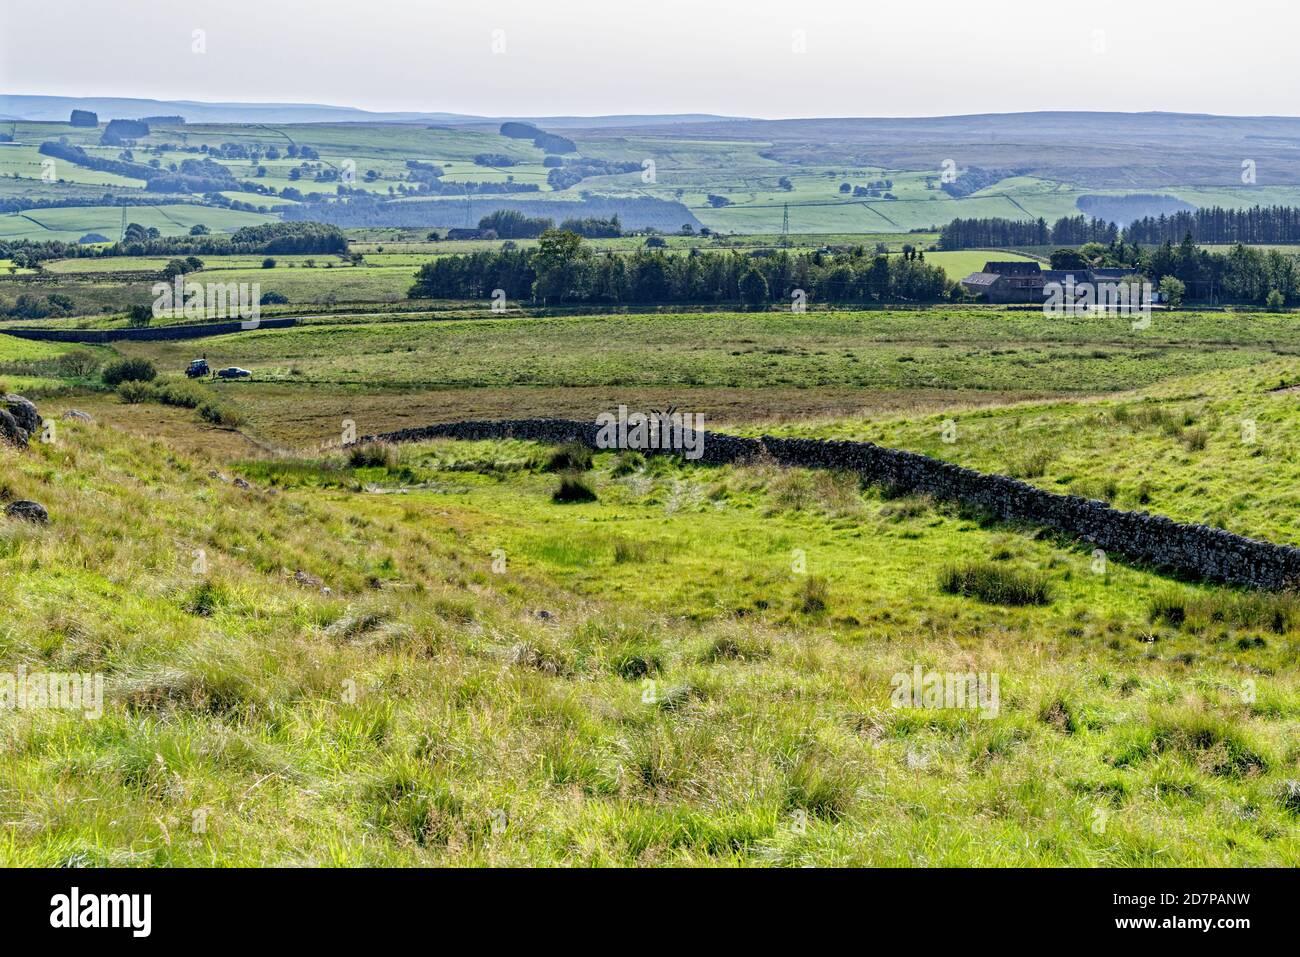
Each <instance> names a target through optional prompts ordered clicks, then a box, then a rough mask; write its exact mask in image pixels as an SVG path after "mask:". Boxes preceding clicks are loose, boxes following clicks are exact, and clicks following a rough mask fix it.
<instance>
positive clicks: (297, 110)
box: [0, 94, 728, 129]
mask: <svg viewBox="0 0 1300 957" xmlns="http://www.w3.org/2000/svg"><path fill="white" fill-rule="evenodd" d="M73 110H90V111H92V112H94V113H97V114H99V118H100V120H113V119H137V118H139V117H141V116H177V115H179V116H183V117H184V118H185V121H186V122H187V123H350V122H351V123H438V124H442V125H446V126H463V125H471V124H484V123H498V122H500V121H501V120H505V119H522V120H526V121H528V122H533V123H541V124H545V125H547V126H555V127H563V128H571V129H603V128H606V127H623V126H650V125H653V126H673V125H676V124H680V123H718V122H724V123H725V122H728V117H725V116H715V115H713V114H708V113H683V114H674V113H656V114H649V115H645V116H637V115H619V116H540V117H489V116H471V115H468V114H464V113H440V112H431V113H423V112H386V113H381V112H372V111H370V110H360V109H357V108H356V107H351V106H329V105H324V104H319V103H200V102H197V101H194V100H150V99H137V98H134V97H102V96H85V97H82V96H20V95H8V94H0V117H3V118H5V119H16V120H34V121H46V122H64V121H66V120H67V119H68V116H69V114H71V112H72V111H73Z"/></svg>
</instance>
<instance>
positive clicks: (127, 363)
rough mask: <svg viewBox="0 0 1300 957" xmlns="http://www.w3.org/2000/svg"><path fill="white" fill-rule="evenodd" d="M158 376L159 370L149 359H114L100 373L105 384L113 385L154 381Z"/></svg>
mask: <svg viewBox="0 0 1300 957" xmlns="http://www.w3.org/2000/svg"><path fill="white" fill-rule="evenodd" d="M157 377H158V370H157V369H155V368H154V367H153V363H152V362H150V361H149V360H148V359H114V360H113V361H112V362H110V363H108V365H106V366H104V369H103V371H102V372H101V373H100V378H102V379H103V380H104V385H113V386H115V385H120V384H121V383H123V382H152V381H153V380H154V379H156V378H157Z"/></svg>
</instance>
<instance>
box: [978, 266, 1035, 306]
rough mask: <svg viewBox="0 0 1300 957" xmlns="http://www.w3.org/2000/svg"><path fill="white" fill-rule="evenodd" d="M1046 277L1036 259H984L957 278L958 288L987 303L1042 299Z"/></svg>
mask: <svg viewBox="0 0 1300 957" xmlns="http://www.w3.org/2000/svg"><path fill="white" fill-rule="evenodd" d="M1046 282H1047V280H1046V279H1045V278H1044V276H1043V270H1042V267H1040V266H1039V265H1038V263H1036V262H1025V261H1016V262H987V263H985V264H984V269H983V270H981V271H980V272H975V273H971V274H970V275H969V276H967V277H966V278H965V279H963V280H962V281H961V284H962V288H964V289H965V290H966V291H967V292H970V293H972V294H974V295H977V296H981V295H982V296H984V297H985V298H986V299H987V300H988V301H989V302H1042V301H1043V298H1044V294H1043V286H1044V284H1045V283H1046Z"/></svg>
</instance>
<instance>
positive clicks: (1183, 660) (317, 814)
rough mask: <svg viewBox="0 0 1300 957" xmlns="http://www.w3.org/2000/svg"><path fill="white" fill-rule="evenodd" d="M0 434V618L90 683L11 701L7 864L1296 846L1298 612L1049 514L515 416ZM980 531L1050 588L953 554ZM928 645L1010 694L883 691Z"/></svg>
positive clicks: (1180, 858) (964, 552)
mask: <svg viewBox="0 0 1300 957" xmlns="http://www.w3.org/2000/svg"><path fill="white" fill-rule="evenodd" d="M52 408H54V410H55V411H57V407H52ZM175 413H176V410H167V409H159V410H156V415H157V417H158V418H159V419H164V420H165V419H168V418H169V417H170V416H172V415H173V414H175ZM159 427H161V428H163V429H164V430H165V429H167V428H168V427H169V424H164V423H156V424H155V428H159ZM172 427H174V426H172ZM5 454H6V455H7V456H9V458H7V460H6V461H7V466H8V468H9V472H10V477H9V479H8V483H9V485H10V487H11V488H12V489H13V491H14V492H15V493H16V494H22V495H34V496H37V497H40V498H41V499H43V500H44V501H45V502H47V504H48V506H49V507H50V509H51V512H52V514H53V515H54V522H53V524H52V525H51V526H50V528H49V529H48V530H34V529H28V528H22V527H16V526H14V525H13V524H10V525H7V526H5V527H4V537H3V539H2V541H3V545H4V554H5V563H6V567H7V568H8V569H9V571H8V573H7V574H6V575H5V576H4V578H3V580H2V582H3V583H2V584H0V589H2V590H3V596H4V600H5V602H6V607H9V608H11V609H12V613H11V616H10V620H9V622H8V628H7V630H6V634H5V637H4V639H3V643H0V654H3V655H4V657H5V658H6V659H7V660H22V661H26V662H29V663H30V664H31V665H32V666H33V667H41V668H47V669H51V670H53V669H62V670H86V669H95V670H102V671H104V672H106V673H107V676H108V689H109V690H108V696H107V705H106V708H105V713H104V716H103V717H102V718H101V719H99V720H96V721H87V720H85V719H83V718H81V717H79V716H72V715H67V714H64V713H59V712H20V713H15V714H14V715H13V716H11V718H10V719H9V720H8V721H7V723H6V726H5V734H6V739H7V741H8V743H9V747H7V748H6V750H5V756H4V758H3V759H0V768H2V769H3V770H2V771H0V774H3V780H4V788H3V790H0V794H2V795H3V797H2V798H0V801H2V802H3V806H4V811H5V819H6V820H8V821H13V822H21V825H20V826H19V825H14V824H11V825H10V826H9V827H7V828H6V831H5V834H4V837H3V839H0V860H2V861H3V862H4V863H5V864H45V865H49V864H58V863H65V864H66V863H85V864H97V863H104V864H128V865H185V864H259V863H260V864H269V863H298V864H414V863H438V862H443V863H463V864H482V863H495V864H509V863H515V864H544V863H569V864H642V865H655V864H658V865H666V864H690V865H711V864H736V863H740V864H784V865H795V866H797V865H800V864H854V863H857V864H883V865H903V864H922V863H924V864H965V865H970V864H983V865H1008V864H1072V865H1090V864H1091V865H1099V864H1131V865H1150V864H1172V865H1179V864H1182V865H1186V864H1223V865H1240V864H1246V863H1262V864H1274V865H1286V864H1294V863H1296V861H1297V860H1298V859H1300V846H1298V845H1297V840H1296V834H1297V831H1296V828H1295V826H1294V813H1295V812H1294V810H1293V809H1292V805H1291V804H1289V803H1288V802H1290V801H1293V798H1289V797H1288V794H1289V793H1290V792H1289V791H1288V790H1287V785H1286V783H1285V782H1286V778H1287V775H1288V774H1292V775H1294V767H1295V763H1296V760H1297V757H1298V756H1300V755H1298V753H1297V748H1296V745H1295V736H1294V732H1295V729H1296V721H1297V716H1298V715H1300V694H1298V691H1297V687H1296V682H1295V677H1294V671H1293V667H1294V656H1295V643H1294V638H1293V637H1292V633H1291V632H1290V631H1289V625H1287V626H1284V627H1285V628H1286V629H1288V630H1285V631H1284V632H1283V633H1282V634H1278V633H1277V632H1276V631H1273V630H1269V629H1268V628H1264V629H1260V628H1258V627H1252V626H1246V627H1244V628H1240V629H1237V628H1236V627H1235V626H1234V625H1233V624H1220V625H1213V626H1210V627H1209V628H1208V629H1207V630H1205V631H1196V630H1193V629H1192V628H1191V627H1190V626H1189V627H1182V628H1175V627H1171V626H1168V625H1165V624H1160V623H1155V624H1153V623H1152V620H1151V610H1152V608H1153V607H1163V605H1162V604H1161V603H1162V602H1164V601H1165V600H1166V593H1167V592H1168V590H1169V588H1170V585H1169V583H1167V582H1166V581H1164V580H1163V579H1161V578H1159V577H1158V576H1155V575H1153V574H1151V573H1149V572H1146V571H1143V570H1140V569H1135V568H1128V567H1124V566H1122V565H1120V564H1118V563H1112V564H1111V566H1110V569H1109V570H1108V571H1107V573H1106V574H1105V575H1094V574H1092V573H1091V572H1090V571H1089V561H1090V557H1089V555H1088V553H1087V552H1086V551H1084V550H1080V549H1076V548H1073V547H1071V546H1069V545H1068V544H1067V543H1059V542H1054V541H1052V540H1051V539H1045V538H1036V537H1034V536H1031V535H1025V534H1023V533H1022V532H1020V531H1018V530H1016V529H1012V528H999V527H996V526H993V527H990V526H982V525H981V524H980V523H979V522H978V521H976V520H973V519H972V518H970V517H967V516H964V515H962V514H961V513H960V512H959V511H953V510H948V509H944V508H936V507H935V506H933V505H932V504H930V503H927V502H925V501H921V500H909V499H903V500H898V499H895V500H886V499H883V498H881V497H880V495H879V494H878V493H876V492H873V491H871V490H865V491H864V490H862V489H860V488H858V487H857V486H856V484H855V483H851V482H846V481H844V480H841V479H838V478H835V477H833V476H820V475H812V474H804V473H799V472H792V473H777V472H774V471H769V470H765V469H763V468H761V467H759V468H737V469H732V468H726V469H697V468H691V467H684V466H674V465H671V464H668V463H662V462H656V463H652V464H650V465H648V466H638V465H636V464H635V463H632V464H631V467H630V468H629V466H628V463H624V462H620V461H616V460H615V459H614V458H613V457H611V456H609V455H604V456H600V457H598V460H597V462H596V468H595V470H594V471H593V472H592V473H590V477H589V481H590V482H591V483H592V484H593V485H594V487H595V488H596V489H597V491H598V495H599V501H598V502H596V503H593V504H588V505H557V504H554V503H553V502H552V501H551V492H552V490H553V489H554V488H555V486H556V484H557V479H556V477H555V476H554V475H551V474H547V473H546V472H545V471H543V467H544V463H545V461H546V458H547V456H548V454H549V453H548V452H547V450H545V449H541V448H537V447H534V446H529V445H525V444H522V443H478V444H456V443H433V444H427V445H423V446H417V447H412V448H409V449H406V450H404V451H403V452H402V454H401V460H400V461H397V460H390V461H389V463H388V465H387V466H378V467H376V466H369V467H359V468H353V467H349V466H348V465H346V463H343V462H342V461H340V460H338V459H337V458H334V459H329V460H325V461H315V460H313V461H299V460H265V459H255V460H252V461H247V462H244V463H243V464H240V463H239V462H229V461H227V462H220V461H214V460H213V459H211V458H205V457H203V456H202V455H199V456H197V457H195V456H191V455H187V454H182V453H179V452H177V451H175V450H174V449H173V448H171V447H170V446H169V445H168V444H166V443H164V442H163V441H161V440H154V441H152V442H150V441H149V440H148V439H146V438H143V437H141V438H136V437H133V436H131V435H130V434H129V433H122V432H119V431H118V430H116V429H113V428H110V427H107V426H104V425H81V424H75V423H74V424H68V425H67V426H66V427H65V428H64V429H63V431H62V439H61V441H60V442H58V443H56V444H51V445H41V446H38V447H35V448H33V449H32V450H30V451H29V452H28V453H26V454H25V455H21V456H19V455H15V454H12V453H5ZM213 465H215V466H216V467H218V468H221V469H223V470H224V469H232V470H233V471H235V472H236V473H240V474H243V475H244V476H246V477H247V478H248V479H249V480H250V481H251V483H252V488H251V489H249V490H240V489H238V488H235V487H234V486H232V485H230V484H227V483H226V482H223V481H221V480H220V479H215V478H212V477H210V476H209V474H208V469H209V468H210V467H212V466H213ZM51 474H53V475H68V476H77V477H78V480H77V481H75V482H67V481H51V479H50V478H49V476H50V475H51ZM227 474H229V473H227ZM385 488H387V489H394V490H396V489H401V488H405V489H407V491H406V493H405V494H398V495H383V494H374V491H373V490H382V489H385ZM367 489H370V490H372V491H367ZM273 492H274V493H275V494H272V493H273ZM124 523H129V524H130V526H131V528H132V534H131V535H130V536H125V537H124V536H121V535H120V534H117V531H118V530H120V529H121V528H122V527H123V525H124ZM199 549H201V550H203V554H204V557H205V562H206V569H207V570H206V572H202V573H199V572H195V571H194V570H193V568H194V562H195V555H196V553H197V550H199ZM796 550H798V551H796ZM87 553H93V554H94V555H95V556H96V557H95V559H94V561H93V562H90V563H86V562H84V561H82V560H81V559H79V558H77V557H76V556H79V555H82V554H87ZM799 554H802V555H803V557H804V559H805V561H806V568H804V567H803V566H801V565H798V564H797V561H796V560H797V558H798V556H799ZM991 555H992V556H997V557H996V561H998V562H1000V563H1002V564H1003V565H1004V566H1005V567H1007V568H1011V569H1018V570H1022V571H1024V572H1026V573H1030V572H1032V573H1036V574H1039V575H1041V576H1043V578H1044V579H1045V581H1046V582H1047V583H1048V585H1049V586H1050V594H1051V599H1050V601H1049V602H1048V604H1046V605H1040V606H1029V607H1021V608H1009V607H996V606H989V605H985V604H983V603H981V602H979V601H976V600H973V599H969V598H962V597H957V596H950V595H945V594H944V593H943V592H942V591H941V590H940V588H939V584H938V572H939V570H940V569H941V568H942V567H943V566H945V565H946V564H948V563H951V562H954V561H972V562H978V561H987V560H988V558H989V556H991ZM792 556H794V557H792ZM494 562H495V563H496V568H497V569H499V572H494V570H493V567H494ZM800 568H803V570H798V569H800ZM37 569H39V571H37ZM295 571H302V572H304V573H306V574H307V575H310V576H316V578H317V579H319V580H321V581H323V582H324V583H326V584H327V585H328V586H329V588H330V593H329V594H323V593H322V592H321V591H320V588H319V587H318V586H316V585H313V584H308V585H306V586H304V585H301V584H297V583H295V581H294V579H293V577H292V575H293V573H294V572H295ZM311 580H312V579H310V578H308V579H306V581H308V582H309V583H310V582H311ZM1180 587H1182V588H1183V590H1185V591H1186V592H1187V593H1188V594H1189V595H1190V596H1193V597H1195V598H1196V599H1197V600H1199V601H1202V602H1205V603H1211V604H1213V603H1220V604H1223V605H1224V606H1225V607H1229V605H1228V604H1227V603H1229V602H1230V601H1231V600H1232V594H1231V593H1228V592H1226V591H1225V590H1220V589H1214V588H1190V587H1187V586H1180ZM74 594H75V595H76V596H78V598H77V601H75V602H70V601H69V596H70V595H74ZM543 612H545V615H543V614H542V613H543ZM1255 638H1258V639H1259V640H1258V641H1256V640H1254V639H1255ZM1247 639H1250V640H1247ZM917 664H919V665H922V666H923V667H925V668H927V669H935V670H938V671H950V670H957V671H961V672H966V671H970V670H975V671H981V672H994V673H997V674H998V675H999V676H1000V687H1001V692H1000V694H1001V697H1000V706H999V710H998V714H997V716H996V717H993V718H982V717H980V715H979V714H978V713H976V712H973V711H970V712H968V711H943V710H911V709H906V708H904V709H900V708H897V707H893V706H891V701H890V689H891V681H892V680H893V679H892V676H893V675H896V674H898V673H906V672H910V670H911V669H912V668H913V666H914V665H917ZM1247 679H1250V680H1251V681H1253V682H1255V687H1256V688H1257V694H1256V695H1255V696H1254V697H1253V701H1252V702H1247V701H1246V700H1245V699H1244V698H1243V694H1242V690H1241V689H1242V688H1243V687H1245V682H1246V680H1247ZM51 796H56V797H57V800H51ZM200 817H201V819H202V821H203V822H204V826H203V827H202V828H196V827H195V826H194V822H195V821H196V820H199V819H200ZM1098 822H1101V823H1100V825H1099V823H1098Z"/></svg>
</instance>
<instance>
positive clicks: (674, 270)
mask: <svg viewBox="0 0 1300 957" xmlns="http://www.w3.org/2000/svg"><path fill="white" fill-rule="evenodd" d="M496 289H502V290H505V293H506V295H507V296H508V297H509V298H510V299H515V300H531V301H534V302H540V303H545V304H563V303H593V304H597V303H598V304H641V303H683V304H685V303H692V304H711V303H738V302H744V303H746V304H748V305H750V306H753V307H765V306H768V305H771V304H773V303H786V304H788V303H790V302H791V299H792V296H793V294H794V293H795V290H803V292H804V295H805V297H806V299H807V301H810V302H828V303H830V302H845V303H848V302H853V303H871V302H918V303H919V302H939V301H942V300H946V299H953V298H957V297H959V296H961V295H962V293H961V292H960V289H959V287H956V286H955V285H954V284H953V283H951V282H949V281H948V278H947V276H946V275H945V273H944V271H943V269H942V268H941V267H938V266H932V265H930V264H928V263H926V262H925V260H924V258H923V256H921V255H918V254H913V255H911V256H883V255H874V254H869V253H867V251H866V250H865V249H863V248H862V247H860V246H859V247H854V248H852V249H850V250H848V251H846V252H844V253H841V254H831V253H827V252H824V251H814V252H806V253H794V252H792V251H789V250H778V251H775V252H770V251H760V252H755V253H749V254H745V253H740V252H735V251H718V252H711V251H701V250H698V249H693V250H691V251H690V252H689V253H683V254H680V255H677V254H673V253H670V252H668V251H666V250H664V249H661V248H641V249H638V250H635V251H633V252H631V253H614V252H606V253H596V252H594V251H593V250H592V249H591V247H590V246H588V245H586V243H585V241H584V240H583V237H582V236H580V235H578V234H577V233H575V232H570V231H568V230H563V229H548V230H547V231H546V232H544V233H543V234H542V235H541V237H540V241H539V242H538V244H537V248H536V249H533V250H527V251H525V250H520V249H502V250H497V251H492V252H478V253H471V254H468V255H462V256H445V257H442V258H440V259H438V260H435V261H434V262H430V263H426V264H425V265H424V266H422V267H421V268H420V270H419V272H418V273H417V274H416V281H415V284H414V285H413V286H412V287H411V290H410V293H409V295H410V296H411V298H414V299H420V298H430V299H486V298H487V297H489V296H490V295H491V294H492V292H493V290H496Z"/></svg>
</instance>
